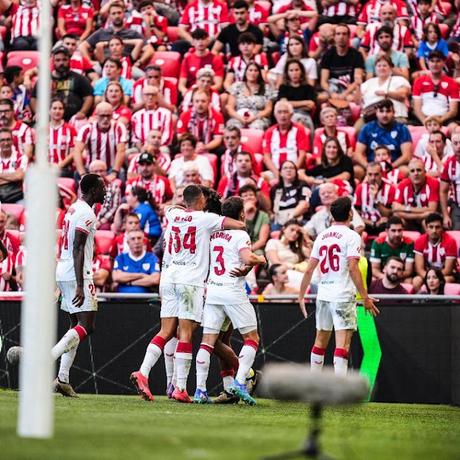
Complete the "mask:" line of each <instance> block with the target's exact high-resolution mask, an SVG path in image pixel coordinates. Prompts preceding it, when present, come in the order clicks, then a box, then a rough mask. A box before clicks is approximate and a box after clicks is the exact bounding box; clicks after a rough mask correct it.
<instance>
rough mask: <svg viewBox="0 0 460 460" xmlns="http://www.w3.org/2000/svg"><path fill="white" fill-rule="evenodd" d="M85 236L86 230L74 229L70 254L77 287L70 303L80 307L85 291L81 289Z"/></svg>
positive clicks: (86, 236) (86, 235)
mask: <svg viewBox="0 0 460 460" xmlns="http://www.w3.org/2000/svg"><path fill="white" fill-rule="evenodd" d="M87 238H88V234H87V233H86V232H84V231H82V230H79V229H78V228H77V229H76V230H75V239H74V242H73V248H72V256H73V268H74V271H75V279H76V281H77V288H76V289H75V297H74V298H73V301H72V303H73V305H74V306H75V307H77V308H80V307H81V306H82V305H83V302H84V300H85V292H84V290H83V266H84V264H85V244H86V239H87Z"/></svg>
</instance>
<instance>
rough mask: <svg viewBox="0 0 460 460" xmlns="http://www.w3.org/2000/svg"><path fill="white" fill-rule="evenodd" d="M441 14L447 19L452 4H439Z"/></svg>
mask: <svg viewBox="0 0 460 460" xmlns="http://www.w3.org/2000/svg"><path fill="white" fill-rule="evenodd" d="M439 3H440V5H439V6H440V7H441V10H442V12H443V13H444V14H445V17H446V18H448V17H449V16H450V14H451V13H452V3H451V2H439Z"/></svg>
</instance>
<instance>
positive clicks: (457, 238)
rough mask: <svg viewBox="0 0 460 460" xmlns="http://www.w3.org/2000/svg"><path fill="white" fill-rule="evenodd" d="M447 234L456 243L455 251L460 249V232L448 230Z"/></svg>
mask: <svg viewBox="0 0 460 460" xmlns="http://www.w3.org/2000/svg"><path fill="white" fill-rule="evenodd" d="M447 233H448V234H449V235H450V236H451V237H452V238H453V239H454V240H455V241H456V242H457V249H458V248H460V230H449V231H448V232H447Z"/></svg>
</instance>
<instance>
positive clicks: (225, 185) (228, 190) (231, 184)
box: [217, 174, 270, 198]
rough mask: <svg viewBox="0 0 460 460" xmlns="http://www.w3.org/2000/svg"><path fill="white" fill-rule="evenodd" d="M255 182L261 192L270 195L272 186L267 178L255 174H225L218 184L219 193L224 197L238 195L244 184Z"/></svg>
mask: <svg viewBox="0 0 460 460" xmlns="http://www.w3.org/2000/svg"><path fill="white" fill-rule="evenodd" d="M246 184H253V185H255V186H256V187H257V189H258V190H260V192H261V193H263V194H264V195H266V196H267V197H269V196H270V187H269V186H268V183H267V181H266V180H265V179H263V178H262V177H258V176H256V175H255V174H254V175H252V176H251V177H236V181H235V176H234V175H233V176H231V177H230V176H223V177H222V178H221V179H220V181H219V185H218V186H217V193H219V194H220V195H221V196H222V197H223V198H228V197H230V196H235V195H238V191H239V189H240V188H241V187H243V185H246Z"/></svg>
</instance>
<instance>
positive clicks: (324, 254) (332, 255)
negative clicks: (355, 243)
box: [319, 244, 340, 273]
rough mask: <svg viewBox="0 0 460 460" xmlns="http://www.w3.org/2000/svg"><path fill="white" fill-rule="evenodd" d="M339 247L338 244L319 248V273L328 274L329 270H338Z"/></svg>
mask: <svg viewBox="0 0 460 460" xmlns="http://www.w3.org/2000/svg"><path fill="white" fill-rule="evenodd" d="M339 253H340V246H339V245H338V244H332V245H331V246H326V245H324V246H321V247H320V248H319V256H320V257H321V263H320V265H319V268H320V270H321V273H328V272H329V270H331V271H333V272H338V271H339V268H340V257H339Z"/></svg>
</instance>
